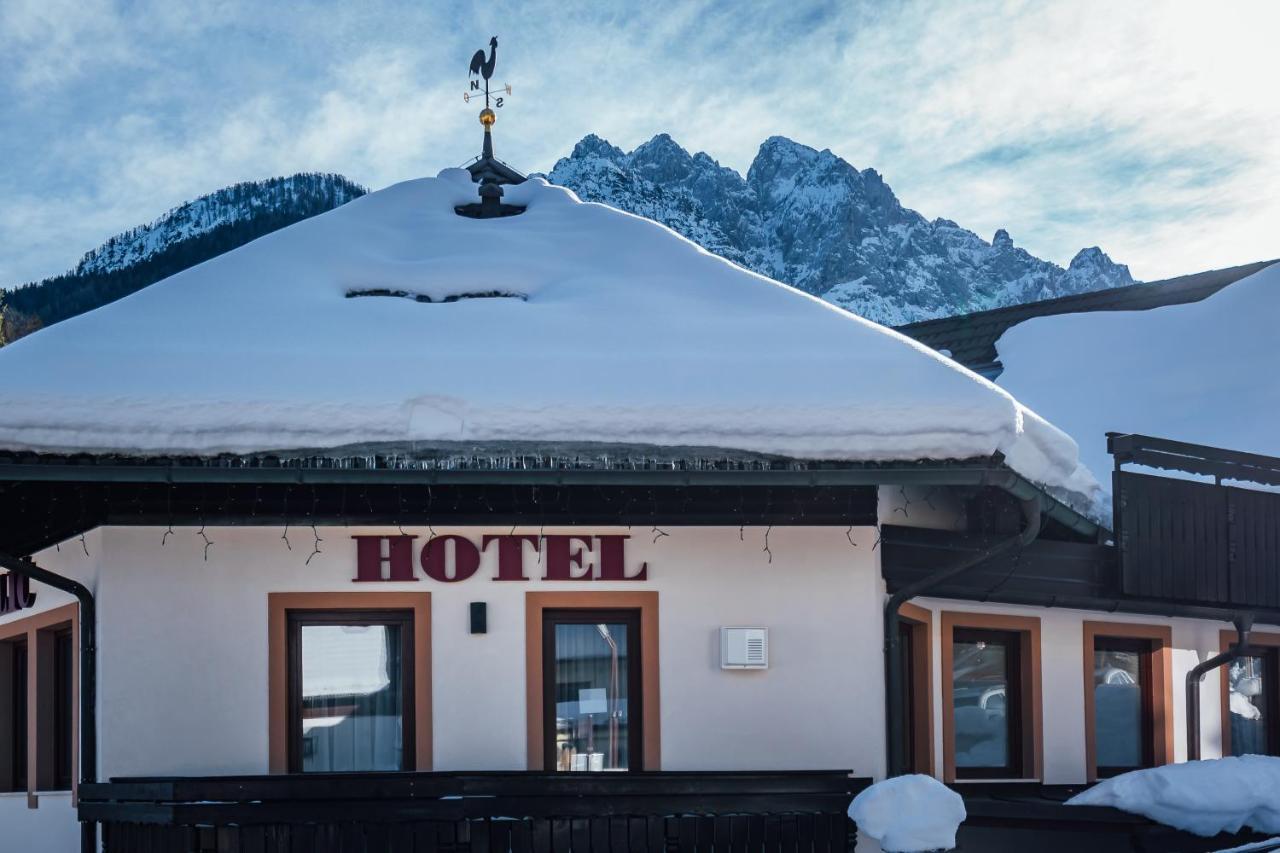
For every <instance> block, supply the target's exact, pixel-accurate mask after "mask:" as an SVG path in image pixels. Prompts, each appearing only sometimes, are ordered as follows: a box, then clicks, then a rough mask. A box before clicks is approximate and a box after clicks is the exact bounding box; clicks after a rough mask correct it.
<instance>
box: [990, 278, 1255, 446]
mask: <svg viewBox="0 0 1280 853" xmlns="http://www.w3.org/2000/svg"><path fill="white" fill-rule="evenodd" d="M1277 317H1280V263H1276V264H1272V265H1270V266H1268V267H1265V268H1263V269H1262V270H1260V271H1258V272H1255V273H1253V274H1252V275H1250V276H1248V277H1247V278H1243V279H1241V280H1240V281H1238V282H1236V283H1234V284H1232V285H1231V286H1230V287H1227V288H1225V289H1223V290H1220V291H1218V292H1217V293H1215V294H1214V295H1212V296H1210V297H1209V298H1207V299H1205V300H1203V301H1200V302H1192V303H1189V304H1186V305H1169V306H1165V307H1162V308H1154V309H1151V310H1149V311H1125V312H1120V311H1117V312H1105V313H1096V312H1095V313H1081V314H1063V315H1059V316H1056V317H1039V318H1035V319H1032V320H1028V321H1027V322H1024V323H1021V324H1019V325H1017V326H1014V327H1013V328H1011V329H1009V330H1008V331H1007V332H1005V334H1004V335H1003V336H1002V337H1001V338H1000V340H999V342H998V345H997V346H998V349H999V353H1000V358H1001V360H1002V361H1003V362H1004V365H1005V370H1004V373H1003V374H1002V375H1001V376H1000V380H999V381H1000V385H1001V386H1002V387H1004V388H1007V389H1009V391H1010V392H1011V393H1013V394H1015V395H1016V396H1017V397H1018V399H1019V400H1022V401H1023V402H1025V403H1027V404H1028V405H1030V406H1031V407H1033V408H1034V409H1035V410H1036V411H1037V412H1040V413H1042V414H1043V415H1044V416H1045V417H1048V418H1051V419H1052V420H1053V422H1054V423H1055V424H1056V425H1058V426H1059V427H1062V428H1063V429H1065V430H1066V431H1067V432H1068V433H1069V434H1070V435H1072V436H1073V437H1074V438H1075V439H1076V440H1077V441H1078V442H1079V444H1080V447H1081V455H1082V457H1083V459H1084V462H1085V464H1086V465H1087V466H1088V467H1089V468H1091V469H1092V470H1093V471H1106V470H1107V469H1108V468H1110V467H1111V460H1110V457H1109V456H1108V455H1107V442H1106V435H1105V434H1106V432H1107V431H1112V432H1126V433H1140V434H1143V435H1153V436H1159V437H1161V438H1171V439H1176V440H1178V441H1187V442H1193V443H1196V444H1207V445H1211V446H1216V447H1227V448H1231V449H1233V450H1244V451H1250V452H1254V453H1263V454H1267V455H1271V456H1280V432H1278V431H1277V430H1276V426H1275V424H1276V422H1277V419H1280V379H1278V378H1277V377H1280V350H1278V349H1277V347H1276V343H1275V325H1276V318H1277Z"/></svg>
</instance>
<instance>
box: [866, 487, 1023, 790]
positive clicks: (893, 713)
mask: <svg viewBox="0 0 1280 853" xmlns="http://www.w3.org/2000/svg"><path fill="white" fill-rule="evenodd" d="M1040 507H1041V500H1040V495H1039V494H1036V495H1033V496H1032V497H1030V498H1027V499H1024V500H1023V501H1022V513H1023V517H1024V520H1025V522H1026V523H1025V526H1024V527H1023V529H1022V532H1021V533H1019V534H1018V535H1017V536H1012V537H1010V538H1008V539H1004V540H1001V541H1000V542H997V543H996V544H995V545H992V546H991V547H989V548H986V549H984V550H982V551H979V552H978V553H976V554H969V555H966V556H964V557H962V558H961V559H960V560H959V561H957V562H956V563H954V564H952V565H950V566H947V567H946V568H943V569H939V570H938V571H936V572H934V573H932V574H930V575H929V576H927V577H923V578H921V579H920V580H918V581H916V582H915V583H911V584H907V585H906V586H904V587H903V588H902V589H900V590H898V591H897V592H895V593H894V594H893V595H891V596H890V597H889V600H888V601H887V602H885V605H884V669H885V697H884V708H885V737H886V738H887V739H888V743H887V744H886V746H887V747H888V749H887V753H888V759H889V762H888V774H887V775H888V776H889V777H893V776H901V775H903V774H905V773H906V772H907V771H908V768H907V766H906V763H907V756H906V750H905V745H904V744H903V742H902V739H903V736H904V734H905V733H906V719H905V717H904V716H903V714H904V713H906V709H904V708H902V707H900V704H901V703H900V702H899V697H901V695H902V679H903V672H902V656H901V644H900V643H899V640H898V626H899V625H900V624H901V616H900V615H899V613H898V610H899V609H900V608H901V607H902V605H903V604H905V603H906V602H908V601H910V600H911V599H913V598H915V597H916V596H918V595H923V594H924V593H925V592H928V591H929V590H931V589H933V588H934V587H937V586H939V585H940V584H943V583H945V582H946V581H949V580H951V579H952V578H954V577H955V576H956V575H959V574H961V573H963V572H965V571H967V570H969V569H971V568H973V567H974V566H976V565H978V564H979V563H983V562H986V561H987V560H990V559H992V558H995V557H999V556H1002V555H1003V554H1006V553H1008V552H1010V551H1021V550H1022V549H1023V548H1025V547H1027V546H1028V545H1030V544H1031V543H1032V542H1034V541H1035V539H1036V537H1037V536H1039V535H1040V528H1041V526H1042V523H1043V522H1042V520H1041V517H1040Z"/></svg>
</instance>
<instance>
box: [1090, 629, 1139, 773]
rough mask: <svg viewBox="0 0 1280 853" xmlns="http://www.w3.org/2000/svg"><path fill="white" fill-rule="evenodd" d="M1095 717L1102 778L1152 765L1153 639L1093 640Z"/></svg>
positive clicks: (1094, 729) (1096, 749)
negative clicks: (1148, 640)
mask: <svg viewBox="0 0 1280 853" xmlns="http://www.w3.org/2000/svg"><path fill="white" fill-rule="evenodd" d="M1093 720H1094V722H1093V736H1094V750H1095V756H1096V761H1097V772H1098V776H1114V775H1116V774H1118V773H1124V772H1125V771H1127V770H1135V769H1137V768H1139V767H1150V766H1151V765H1152V763H1153V757H1152V750H1151V644H1150V643H1149V642H1147V641H1145V640H1137V639H1131V638H1128V637H1098V638H1096V639H1095V640H1094V644H1093Z"/></svg>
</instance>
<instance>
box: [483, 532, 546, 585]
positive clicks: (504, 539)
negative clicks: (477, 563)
mask: <svg viewBox="0 0 1280 853" xmlns="http://www.w3.org/2000/svg"><path fill="white" fill-rule="evenodd" d="M490 542H497V543H498V574H497V576H496V577H495V578H494V580H495V581H527V580H528V578H527V577H525V576H524V543H526V542H528V543H529V544H530V545H532V546H533V547H534V549H537V547H538V537H537V536H520V535H512V534H504V535H501V536H486V537H484V540H483V541H482V542H481V545H480V550H482V551H488V550H489V543H490Z"/></svg>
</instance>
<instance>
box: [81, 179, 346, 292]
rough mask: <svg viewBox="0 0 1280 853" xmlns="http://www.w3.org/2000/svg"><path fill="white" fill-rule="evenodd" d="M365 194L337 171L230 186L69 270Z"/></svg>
mask: <svg viewBox="0 0 1280 853" xmlns="http://www.w3.org/2000/svg"><path fill="white" fill-rule="evenodd" d="M367 192H368V190H366V189H365V188H364V187H362V186H360V185H358V184H354V183H352V182H351V181H349V180H347V179H346V178H344V177H343V176H342V175H330V174H298V175H291V176H289V177H287V178H268V179H267V180H265V181H249V182H245V183H239V184H235V185H234V186H230V187H226V188H225V189H220V190H218V191H217V192H213V193H209V194H208V195H202V196H200V197H199V198H197V199H195V200H194V201H189V202H186V203H185V204H182V205H180V206H178V207H175V208H174V209H173V210H170V211H169V212H168V213H166V214H165V215H163V216H161V217H160V218H159V219H157V220H155V221H154V222H152V223H150V224H148V225H140V226H138V227H137V228H133V229H130V230H128V231H125V232H124V233H123V234H117V235H116V236H115V237H112V238H111V239H110V240H108V241H107V242H105V243H103V244H102V245H101V246H99V247H98V248H96V249H94V250H93V251H91V252H88V253H87V254H85V256H84V257H83V258H81V259H80V263H78V264H77V265H76V267H75V269H74V270H73V272H75V273H79V274H83V273H92V272H109V271H112V270H117V269H121V268H123V267H127V266H132V265H133V264H136V263H139V262H141V261H144V260H146V259H147V258H150V257H152V256H153V255H155V254H157V253H158V252H162V251H164V250H165V249H167V248H169V247H171V246H173V245H175V244H177V243H181V242H183V241H185V240H189V239H191V238H192V237H195V236H197V235H200V234H207V233H208V232H210V231H212V230H213V229H215V228H217V227H219V226H223V225H230V224H234V223H237V222H245V221H247V220H251V219H256V218H257V217H259V216H260V215H262V214H263V213H280V212H282V211H287V210H292V209H297V208H300V207H302V208H306V209H309V210H310V209H313V208H315V209H317V210H316V212H320V211H321V210H332V209H333V208H335V207H337V206H339V205H342V204H346V203H347V202H349V201H351V200H352V199H353V198H359V197H360V196H362V195H364V194H365V193H367Z"/></svg>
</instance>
